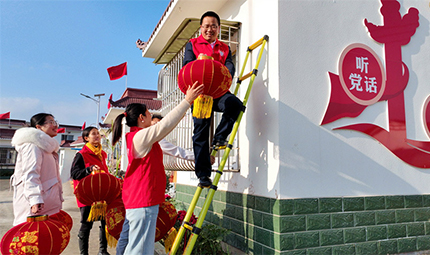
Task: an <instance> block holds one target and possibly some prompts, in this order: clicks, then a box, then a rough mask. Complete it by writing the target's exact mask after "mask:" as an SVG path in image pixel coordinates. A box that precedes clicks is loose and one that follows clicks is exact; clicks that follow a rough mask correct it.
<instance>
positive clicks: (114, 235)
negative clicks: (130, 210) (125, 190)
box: [105, 196, 125, 247]
mask: <svg viewBox="0 0 430 255" xmlns="http://www.w3.org/2000/svg"><path fill="white" fill-rule="evenodd" d="M124 220H125V208H124V202H123V201H122V198H121V197H120V196H119V197H118V198H117V199H115V200H114V201H113V202H112V203H110V204H108V206H107V209H106V218H105V221H106V238H107V240H108V244H109V246H110V247H116V243H117V241H118V239H119V236H120V234H121V231H122V225H123V224H124Z"/></svg>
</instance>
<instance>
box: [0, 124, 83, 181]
mask: <svg viewBox="0 0 430 255" xmlns="http://www.w3.org/2000/svg"><path fill="white" fill-rule="evenodd" d="M28 126H30V123H28V122H27V121H25V120H17V119H2V120H0V178H9V177H10V176H11V175H12V174H13V171H14V169H15V162H16V156H17V152H16V150H15V149H14V147H12V145H11V141H12V137H13V135H14V134H15V131H16V130H17V129H19V128H23V127H28ZM59 128H64V129H65V131H64V133H61V134H58V135H57V136H56V137H55V139H56V140H57V141H58V143H59V144H60V152H59V155H60V171H61V175H62V179H63V182H64V181H66V179H67V178H68V177H64V178H63V175H66V174H67V172H68V171H70V163H71V160H70V162H69V161H68V160H67V158H65V156H66V154H65V151H66V150H70V149H71V147H70V144H71V143H72V142H74V141H75V140H77V139H78V137H79V136H80V135H81V132H82V131H81V126H74V125H63V124H60V126H59ZM63 169H64V171H63Z"/></svg>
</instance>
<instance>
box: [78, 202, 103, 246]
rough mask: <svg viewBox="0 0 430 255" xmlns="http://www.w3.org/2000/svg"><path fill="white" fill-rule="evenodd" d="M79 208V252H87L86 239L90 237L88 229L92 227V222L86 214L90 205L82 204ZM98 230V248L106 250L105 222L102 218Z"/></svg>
mask: <svg viewBox="0 0 430 255" xmlns="http://www.w3.org/2000/svg"><path fill="white" fill-rule="evenodd" d="M79 210H80V211H81V228H80V229H79V234H78V238H79V246H80V250H81V254H88V241H89V237H90V231H91V229H92V228H93V222H92V221H90V222H88V221H87V219H88V215H89V214H90V211H91V206H84V207H80V208H79ZM100 223H101V226H100V231H99V241H100V243H99V244H100V246H99V250H104V251H106V249H107V239H106V229H105V226H106V222H105V221H104V220H101V221H100Z"/></svg>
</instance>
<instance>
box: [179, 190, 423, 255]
mask: <svg viewBox="0 0 430 255" xmlns="http://www.w3.org/2000/svg"><path fill="white" fill-rule="evenodd" d="M195 189H196V187H194V186H187V185H180V184H178V185H177V186H176V200H177V201H182V202H184V204H185V205H186V206H187V207H188V205H189V204H190V202H191V200H192V198H193V195H194V192H195ZM207 192H208V190H207V189H205V190H203V192H202V194H201V199H200V200H199V201H198V203H197V207H196V210H195V211H194V213H195V214H196V215H197V216H198V213H199V212H200V210H201V207H202V206H203V203H204V197H205V196H206V194H207ZM429 219H430V195H415V196H410V195H409V196H374V197H335V198H305V199H285V200H278V199H271V198H266V197H259V196H253V195H246V194H239V193H231V192H225V191H217V192H216V193H215V195H214V200H213V202H212V204H211V206H210V209H209V211H208V213H207V216H206V219H205V221H206V222H209V223H212V224H216V225H219V226H222V227H224V228H227V229H230V230H231V232H230V234H229V236H227V237H226V238H225V240H224V241H225V242H226V243H228V244H230V245H232V246H234V247H237V248H239V249H240V250H242V251H244V252H246V253H248V254H265V255H266V254H306V255H310V254H318V255H319V254H392V253H403V252H413V251H421V250H430V222H429Z"/></svg>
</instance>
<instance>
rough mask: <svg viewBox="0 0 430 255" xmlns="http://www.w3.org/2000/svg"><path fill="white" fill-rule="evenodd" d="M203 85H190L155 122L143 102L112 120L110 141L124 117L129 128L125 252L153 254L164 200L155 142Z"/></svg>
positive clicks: (117, 135) (117, 136) (159, 155)
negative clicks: (160, 205) (181, 96)
mask: <svg viewBox="0 0 430 255" xmlns="http://www.w3.org/2000/svg"><path fill="white" fill-rule="evenodd" d="M203 88H204V86H203V84H202V85H200V86H199V85H197V82H196V83H194V84H193V85H192V86H190V87H189V88H188V90H187V93H186V95H185V99H184V100H183V101H182V102H181V103H180V104H179V105H178V106H176V107H175V108H174V109H173V110H172V111H170V112H169V114H167V115H166V117H164V118H163V119H162V120H161V121H160V122H159V123H158V124H157V125H153V126H151V114H150V113H149V111H148V109H147V107H146V105H144V104H137V103H134V104H129V105H128V106H127V107H126V109H125V112H124V113H122V114H120V115H118V117H117V118H116V119H115V122H114V124H113V132H112V133H113V139H112V144H115V143H116V142H118V140H119V139H120V137H121V135H122V120H123V118H124V117H125V119H126V124H127V126H129V127H130V132H129V133H127V134H126V136H125V138H126V141H125V142H126V144H127V154H128V166H127V171H126V173H125V177H124V184H123V189H122V199H123V201H124V207H125V209H126V216H125V217H126V218H127V220H128V221H129V226H130V229H129V242H128V244H127V247H126V249H125V254H154V243H155V229H156V223H157V215H158V206H159V204H161V203H162V202H163V201H164V190H165V187H166V174H165V172H164V166H163V152H162V150H161V148H160V145H159V144H158V141H160V140H161V139H163V138H164V137H165V136H166V135H167V134H169V133H170V132H171V131H172V130H173V129H174V128H175V127H176V125H177V124H178V123H179V121H181V119H182V117H183V116H184V115H185V113H186V112H187V110H188V109H189V108H190V106H191V104H192V103H193V101H194V99H196V98H197V97H198V96H199V95H200V94H201V93H202V92H203Z"/></svg>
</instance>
